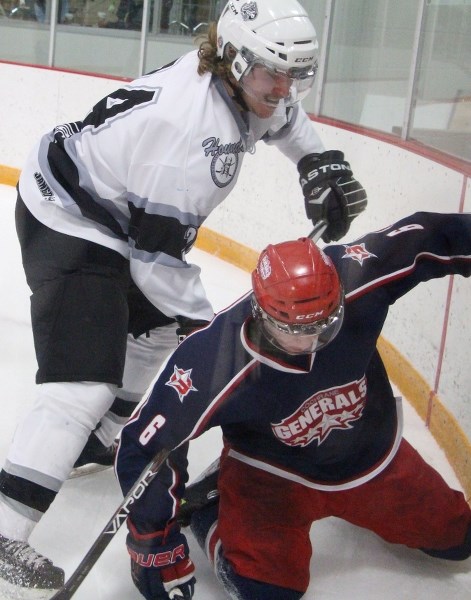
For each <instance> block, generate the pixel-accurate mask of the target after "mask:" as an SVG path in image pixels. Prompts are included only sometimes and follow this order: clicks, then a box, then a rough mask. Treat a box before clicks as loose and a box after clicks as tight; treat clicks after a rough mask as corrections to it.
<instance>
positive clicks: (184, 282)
mask: <svg viewBox="0 0 471 600" xmlns="http://www.w3.org/2000/svg"><path fill="white" fill-rule="evenodd" d="M317 53H318V43H317V40H316V33H315V30H314V27H313V25H312V23H311V22H310V20H309V18H308V17H307V14H306V12H305V10H304V9H303V8H302V7H301V5H300V4H299V3H298V2H296V1H295V0H257V1H255V2H254V1H246V0H232V1H231V2H229V3H228V4H227V6H226V7H225V8H224V10H223V12H222V15H221V17H220V19H219V22H218V24H217V26H216V24H215V25H213V26H212V27H211V29H210V31H209V34H208V39H207V40H206V41H205V42H204V43H203V44H202V45H201V47H200V49H199V50H195V51H193V52H189V53H188V54H186V55H184V56H183V57H181V58H180V59H178V60H176V61H175V62H173V63H172V64H169V65H167V66H165V67H163V68H161V69H159V70H157V71H155V72H153V73H150V74H148V75H146V76H143V77H141V78H139V79H137V80H136V81H133V82H131V83H129V84H127V85H124V86H123V87H121V88H120V89H118V90H116V91H115V92H113V93H111V94H110V95H109V96H107V97H105V98H103V99H102V100H101V101H99V102H98V103H97V104H96V105H95V106H94V107H93V109H92V110H91V111H90V112H89V113H88V115H87V116H86V117H85V118H84V119H83V120H82V121H77V122H73V123H67V124H64V125H60V126H57V127H55V128H54V129H53V130H52V131H51V132H49V133H47V134H46V135H44V136H43V137H42V138H41V139H40V140H39V142H38V143H37V145H36V146H35V148H34V149H33V150H32V152H31V154H30V155H29V157H28V159H27V161H26V164H25V165H24V169H23V171H22V174H21V178H20V181H19V187H18V189H19V196H18V203H17V208H16V216H17V230H18V236H19V240H20V244H21V249H22V258H23V264H24V268H25V273H26V278H27V281H28V284H29V286H30V287H31V289H32V297H31V312H32V326H33V335H34V343H35V350H36V356H37V361H38V372H37V377H36V382H37V384H38V388H37V398H36V402H35V404H34V407H33V409H32V410H31V412H30V413H29V414H28V415H27V416H26V417H25V418H24V420H23V421H22V422H21V423H20V424H19V426H18V428H17V431H16V434H15V437H14V440H13V442H12V445H11V447H10V449H9V451H8V454H7V457H6V461H5V464H4V466H3V470H2V471H1V473H0V577H2V578H3V579H5V580H8V581H9V582H10V583H11V584H13V585H18V586H23V587H38V588H51V589H55V588H57V587H59V586H60V585H61V583H62V581H63V571H62V570H61V569H59V568H58V567H55V566H53V565H52V564H51V563H50V562H49V561H47V560H45V559H44V557H41V556H40V555H39V554H38V553H37V552H36V551H35V550H34V549H33V548H32V547H30V546H29V544H28V538H29V535H30V533H31V531H32V530H33V528H34V527H35V525H36V524H37V522H38V521H39V520H40V519H41V517H42V515H43V514H44V513H45V512H46V511H47V510H48V508H49V506H50V504H51V503H52V501H53V500H54V498H55V497H56V494H57V493H58V492H59V490H60V488H61V485H62V483H63V482H64V480H65V479H67V477H68V476H69V473H70V472H71V469H72V468H73V467H74V465H76V466H77V465H81V464H84V463H87V462H102V463H105V464H106V463H108V464H110V463H111V462H112V460H113V449H112V448H111V447H110V446H111V444H112V441H113V440H114V439H115V436H116V435H117V433H118V432H119V430H120V428H121V426H122V425H123V423H124V421H125V420H126V418H127V417H128V416H129V415H130V414H131V412H132V410H133V408H134V407H135V404H136V402H138V401H139V400H140V399H141V397H142V395H143V394H144V393H145V391H146V389H147V387H148V386H149V384H150V382H151V380H152V379H153V377H154V376H155V374H156V372H157V370H158V367H159V364H160V363H161V361H162V360H163V358H164V357H165V356H166V355H167V354H168V352H169V351H170V350H172V349H173V348H174V347H175V346H176V343H177V336H176V331H179V333H180V334H182V335H184V334H185V332H187V331H189V330H191V329H192V328H194V327H198V326H200V325H201V324H204V323H206V322H207V321H209V320H210V319H211V318H212V317H213V309H212V307H211V305H210V303H209V301H208V299H207V297H206V294H205V291H204V289H203V286H202V284H201V281H200V276H199V274H200V269H199V268H198V267H197V266H196V265H193V264H189V263H187V262H186V260H185V255H186V253H187V252H188V251H189V249H190V248H191V247H192V245H193V244H194V242H195V239H196V236H197V232H198V228H199V226H200V225H201V224H202V223H203V222H204V220H205V219H206V217H207V216H208V215H209V214H210V212H211V211H212V210H213V209H214V208H215V207H216V206H218V204H220V203H221V202H222V201H223V200H224V199H225V198H226V197H227V195H228V194H229V193H230V191H231V190H232V189H233V187H234V186H235V184H236V182H237V178H238V175H239V173H240V169H241V165H242V161H243V158H244V156H245V154H246V153H247V152H254V151H255V145H256V143H257V142H259V141H260V140H263V141H264V142H266V143H267V144H273V145H275V146H277V147H278V148H279V149H280V150H281V151H282V152H283V153H284V154H285V155H286V156H287V157H288V158H289V159H290V160H291V161H292V162H293V163H294V164H296V165H297V167H298V170H299V173H300V181H301V186H302V190H303V195H304V197H305V206H306V212H307V216H308V217H309V218H311V219H312V220H313V221H318V220H319V219H324V220H326V221H327V223H328V227H327V229H326V232H325V234H324V238H325V240H326V241H328V240H329V239H338V238H339V237H341V236H343V235H344V234H345V233H346V231H347V230H348V227H349V225H350V222H351V220H352V219H353V218H354V217H355V216H356V215H357V214H359V213H360V212H361V211H362V210H364V208H365V206H366V194H365V192H364V190H363V189H362V187H361V185H360V184H359V183H358V182H357V181H356V180H355V179H354V178H353V176H352V171H351V169H350V165H349V164H348V163H347V162H346V161H345V160H344V157H343V154H342V153H341V152H339V151H336V150H334V151H325V149H324V147H323V145H322V142H321V141H320V139H319V137H318V136H317V134H316V133H315V130H314V129H313V126H312V123H311V121H310V120H309V118H308V117H307V115H306V113H305V112H304V110H303V109H302V107H301V105H300V103H299V101H300V100H302V99H303V97H305V96H306V94H307V93H308V92H309V90H310V89H311V87H312V84H313V81H314V78H315V73H316V68H317ZM339 174H340V175H339Z"/></svg>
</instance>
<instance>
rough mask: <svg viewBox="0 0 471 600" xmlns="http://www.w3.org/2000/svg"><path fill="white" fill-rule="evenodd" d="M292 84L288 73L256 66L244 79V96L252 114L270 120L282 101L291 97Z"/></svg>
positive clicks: (260, 65)
mask: <svg viewBox="0 0 471 600" xmlns="http://www.w3.org/2000/svg"><path fill="white" fill-rule="evenodd" d="M291 84H292V80H291V78H290V77H288V75H287V74H286V73H283V72H281V71H280V72H278V71H277V72H275V71H271V70H269V69H267V68H266V67H265V66H264V65H262V64H255V65H254V66H253V67H252V68H251V70H250V72H249V73H248V75H246V76H245V77H244V82H243V86H242V95H243V97H244V100H245V102H246V104H247V106H248V108H249V110H250V111H251V112H253V113H254V114H255V115H257V117H259V118H261V119H268V118H269V117H271V116H272V115H273V113H274V112H275V109H276V107H277V106H278V104H279V102H280V100H284V99H286V98H288V97H289V95H290V88H291Z"/></svg>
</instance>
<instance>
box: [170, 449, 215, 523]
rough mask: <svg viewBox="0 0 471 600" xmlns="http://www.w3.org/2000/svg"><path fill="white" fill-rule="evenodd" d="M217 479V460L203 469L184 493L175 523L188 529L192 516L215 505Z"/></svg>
mask: <svg viewBox="0 0 471 600" xmlns="http://www.w3.org/2000/svg"><path fill="white" fill-rule="evenodd" d="M218 477H219V458H218V459H216V460H215V461H214V462H213V463H211V464H210V465H209V467H208V468H207V469H205V470H204V471H203V472H202V473H201V475H199V476H198V477H197V478H196V479H195V480H194V481H193V482H192V483H191V484H190V485H189V486H188V487H187V488H186V491H185V497H184V498H183V499H182V501H181V504H180V510H179V511H178V516H177V521H178V523H179V524H180V526H181V527H188V525H189V524H190V521H191V516H192V514H193V513H194V512H195V511H197V510H200V509H201V508H203V507H204V506H209V505H210V504H215V503H216V502H217V501H218V498H219V491H218V488H217V483H218Z"/></svg>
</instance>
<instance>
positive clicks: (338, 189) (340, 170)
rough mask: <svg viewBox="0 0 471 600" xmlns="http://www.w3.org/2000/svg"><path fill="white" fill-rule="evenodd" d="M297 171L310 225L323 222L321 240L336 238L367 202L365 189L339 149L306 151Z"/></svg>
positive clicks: (338, 237)
mask: <svg viewBox="0 0 471 600" xmlns="http://www.w3.org/2000/svg"><path fill="white" fill-rule="evenodd" d="M298 172H299V175H300V177H299V182H300V184H301V188H302V190H303V194H304V203H305V207H306V214H307V217H308V218H309V219H312V222H313V223H314V225H316V224H317V223H318V222H319V221H325V222H326V223H327V227H326V230H325V231H324V233H323V235H322V239H323V240H324V242H327V243H328V242H332V241H337V240H339V239H340V238H342V237H343V236H344V235H345V234H346V233H347V231H348V230H349V229H350V224H351V222H352V221H353V219H354V218H355V217H358V215H359V214H360V213H362V212H363V211H364V210H365V208H366V205H367V203H368V199H367V197H366V192H365V190H364V189H363V187H362V185H361V184H360V183H359V182H358V181H357V180H356V179H355V178H354V177H353V175H352V170H351V168H350V165H349V163H348V162H346V161H345V160H344V157H343V152H340V151H339V150H328V151H327V152H323V153H322V154H308V155H307V156H305V157H304V158H302V159H301V160H300V161H299V163H298Z"/></svg>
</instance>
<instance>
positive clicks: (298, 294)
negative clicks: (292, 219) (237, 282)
mask: <svg viewBox="0 0 471 600" xmlns="http://www.w3.org/2000/svg"><path fill="white" fill-rule="evenodd" d="M252 287H253V292H254V293H253V297H252V307H253V314H254V317H255V318H256V319H258V320H261V322H262V326H263V331H264V334H265V335H266V336H267V337H268V339H269V340H270V342H272V343H273V344H275V345H276V346H277V347H279V348H281V349H282V350H284V351H285V352H286V351H287V352H289V353H292V354H299V353H305V352H314V351H317V350H320V349H321V348H323V347H325V346H326V345H327V344H328V343H329V342H331V341H332V340H333V339H334V337H335V336H336V335H337V333H338V331H339V329H340V327H341V325H342V320H343V308H344V301H343V289H342V285H341V283H340V280H339V276H338V274H337V271H336V269H335V267H334V265H333V264H332V261H331V260H330V258H329V257H328V256H327V255H326V254H324V252H322V250H320V249H319V248H318V247H317V246H316V245H315V243H314V242H313V241H312V240H310V239H309V238H300V239H298V240H296V241H289V242H283V243H281V244H275V245H269V246H267V248H265V250H263V252H262V253H261V254H260V256H259V259H258V263H257V267H256V269H255V270H254V271H253V273H252ZM301 337H303V338H304V339H301ZM308 337H310V338H311V339H308ZM296 338H297V339H296Z"/></svg>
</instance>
